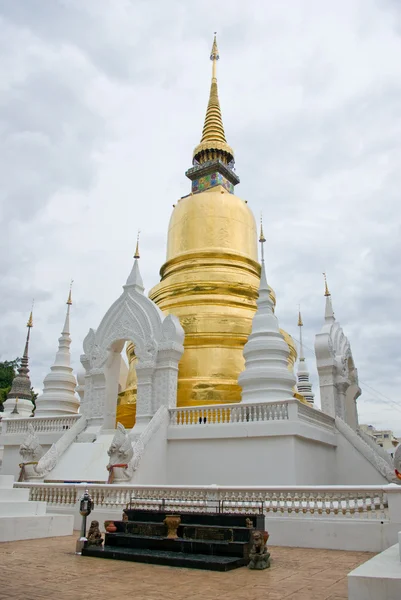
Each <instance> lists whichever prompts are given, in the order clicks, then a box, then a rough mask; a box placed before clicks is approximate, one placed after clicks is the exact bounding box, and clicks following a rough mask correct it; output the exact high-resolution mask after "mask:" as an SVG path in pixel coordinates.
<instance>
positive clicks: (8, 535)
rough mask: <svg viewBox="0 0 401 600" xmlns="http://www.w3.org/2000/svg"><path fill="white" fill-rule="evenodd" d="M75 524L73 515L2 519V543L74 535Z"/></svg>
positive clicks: (0, 533) (0, 529)
mask: <svg viewBox="0 0 401 600" xmlns="http://www.w3.org/2000/svg"><path fill="white" fill-rule="evenodd" d="M73 524H74V517H73V516H72V515H51V514H47V515H38V516H34V517H32V516H29V517H28V516H19V517H0V542H13V541H16V540H32V539H36V538H47V537H56V536H62V535H72V533H73ZM73 545H75V544H73ZM71 551H74V548H72V549H71Z"/></svg>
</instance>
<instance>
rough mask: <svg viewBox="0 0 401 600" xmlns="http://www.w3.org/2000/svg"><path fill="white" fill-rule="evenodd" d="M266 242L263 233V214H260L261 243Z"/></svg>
mask: <svg viewBox="0 0 401 600" xmlns="http://www.w3.org/2000/svg"><path fill="white" fill-rule="evenodd" d="M265 241H266V238H265V236H264V233H263V218H262V213H260V236H259V242H261V243H263V242H265Z"/></svg>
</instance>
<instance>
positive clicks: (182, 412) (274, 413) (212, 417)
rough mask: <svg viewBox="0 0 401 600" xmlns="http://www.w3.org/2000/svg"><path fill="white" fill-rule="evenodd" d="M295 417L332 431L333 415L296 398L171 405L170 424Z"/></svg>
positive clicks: (181, 424) (199, 424) (207, 423)
mask: <svg viewBox="0 0 401 600" xmlns="http://www.w3.org/2000/svg"><path fill="white" fill-rule="evenodd" d="M288 420H299V421H303V422H306V423H309V424H312V425H315V426H317V427H323V428H324V429H328V430H330V431H334V418H333V417H331V416H330V415H326V414H325V413H323V412H321V411H320V410H317V409H316V408H312V407H310V406H308V405H306V404H303V403H302V402H299V401H298V400H295V399H294V400H287V401H282V402H266V403H255V404H242V403H239V404H219V405H212V406H194V407H185V408H173V409H171V410H170V425H172V426H180V427H183V426H184V427H185V426H189V425H191V426H192V425H198V426H202V425H203V426H204V425H228V424H230V423H249V422H251V423H252V422H264V421H288Z"/></svg>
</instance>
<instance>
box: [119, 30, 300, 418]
mask: <svg viewBox="0 0 401 600" xmlns="http://www.w3.org/2000/svg"><path fill="white" fill-rule="evenodd" d="M210 59H211V61H212V81H211V87H210V94H209V102H208V105H207V109H206V117H205V123H204V127H203V131H202V138H201V141H200V143H199V144H198V145H197V146H196V148H195V150H194V152H193V161H192V167H191V168H190V169H188V171H187V172H186V176H187V177H188V178H189V179H190V180H191V182H192V189H191V193H190V194H189V195H187V196H184V197H182V198H181V199H180V200H178V202H177V203H176V204H175V205H174V210H173V213H172V215H171V218H170V224H169V229H168V239H167V260H166V262H165V263H164V265H163V266H162V267H161V270H160V275H161V281H160V283H159V284H157V285H156V286H155V287H154V288H153V289H152V290H151V291H150V292H149V298H150V299H151V300H153V301H154V302H155V303H156V304H157V305H158V306H159V308H160V309H161V310H163V311H164V312H165V313H166V314H168V313H172V314H174V315H176V316H177V317H179V319H180V322H181V325H182V327H183V328H184V331H185V341H184V354H183V356H182V359H181V361H180V363H179V371H178V392H177V406H196V405H202V404H223V403H231V402H239V401H240V400H241V388H240V386H239V385H238V381H237V380H238V375H239V374H240V372H241V371H242V370H243V368H244V357H243V348H244V345H245V343H246V341H247V339H248V336H249V334H250V332H251V329H252V319H253V316H254V314H255V312H256V299H257V297H258V289H259V281H260V264H259V262H258V250H257V239H258V235H257V229H256V223H255V219H254V216H253V214H252V212H251V210H250V209H249V207H248V205H247V203H246V201H244V200H242V199H241V198H239V197H238V196H236V195H235V194H234V187H235V186H236V185H237V184H238V183H239V177H238V175H237V174H236V172H235V170H234V151H233V149H232V148H231V146H229V145H228V144H227V140H226V136H225V132H224V127H223V120H222V116H221V110H220V102H219V96H218V88H217V77H216V63H217V61H218V59H219V52H218V48H217V41H216V37H215V38H214V41H213V46H212V51H211V55H210ZM261 234H262V235H263V231H262V233H261ZM263 237H264V236H263ZM135 256H136V257H137V258H139V252H138V245H137V249H136V253H135ZM271 294H272V298H273V302H275V296H274V292H273V291H271ZM281 333H282V334H283V336H284V338H285V340H286V342H287V344H288V345H289V348H290V356H289V368H290V369H292V368H293V365H294V363H295V360H296V356H297V353H296V349H295V344H294V341H293V340H292V338H291V336H290V335H288V334H287V333H286V332H285V331H281ZM127 357H128V362H129V371H128V377H127V384H126V390H125V391H122V392H121V393H120V394H119V397H118V402H117V421H119V422H121V423H123V425H125V426H126V427H133V425H134V423H135V410H136V373H135V363H136V360H137V358H136V356H135V348H134V346H133V344H128V345H127Z"/></svg>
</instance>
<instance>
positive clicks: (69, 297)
mask: <svg viewBox="0 0 401 600" xmlns="http://www.w3.org/2000/svg"><path fill="white" fill-rule="evenodd" d="M73 283H74V280H73V279H71V282H70V292H69V294H68V300H67V304H68V305H69V306H71V304H72V297H71V289H72V284H73Z"/></svg>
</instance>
